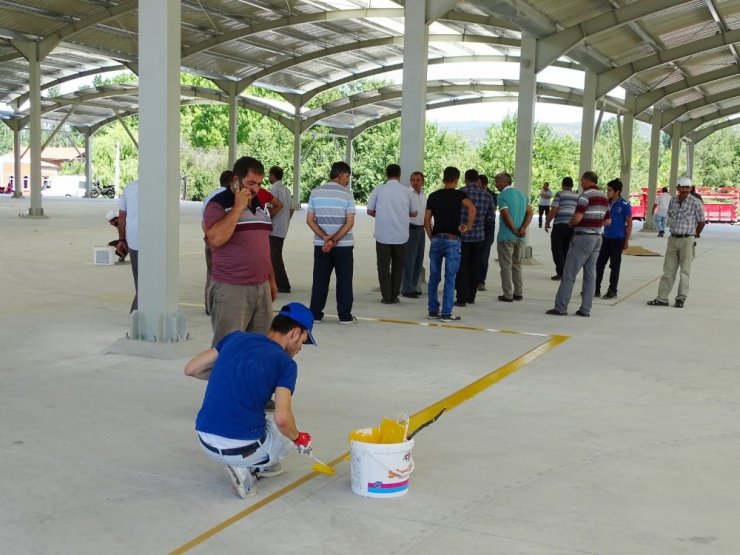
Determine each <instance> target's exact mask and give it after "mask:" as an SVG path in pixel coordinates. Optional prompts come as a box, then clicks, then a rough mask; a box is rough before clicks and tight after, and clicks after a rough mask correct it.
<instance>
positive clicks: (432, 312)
mask: <svg viewBox="0 0 740 555" xmlns="http://www.w3.org/2000/svg"><path fill="white" fill-rule="evenodd" d="M459 180H460V170H458V169H457V168H455V167H452V166H448V167H446V168H445V169H444V172H443V174H442V182H443V183H444V188H443V189H439V190H437V191H434V192H433V193H432V194H431V195H429V199H428V200H427V208H426V210H425V212H424V230H425V231H426V234H427V237H429V239H430V241H431V243H430V246H429V288H428V290H427V295H428V307H429V319H430V320H442V321H443V322H455V321H457V320H460V317H459V316H457V315H455V314H453V313H452V305H453V303H454V299H455V277H456V276H457V270H458V268H459V267H460V234H461V233H465V232H466V231H467V230H468V229H470V228H472V227H473V224H474V223H475V205H474V204H473V203H472V202H471V200H470V199H469V198H468V197H467V196H466V195H465V193H463V192H462V191H458V190H457V182H458V181H459ZM463 206H465V207H466V208H467V209H468V219H467V220H466V222H465V223H464V224H463V223H461V222H460V215H461V214H462V210H461V209H462V207H463ZM432 219H434V225H432ZM442 260H444V263H445V281H444V288H443V290H442V312H440V311H439V297H438V295H437V290H438V289H439V282H440V281H441V279H442Z"/></svg>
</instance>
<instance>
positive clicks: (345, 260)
mask: <svg viewBox="0 0 740 555" xmlns="http://www.w3.org/2000/svg"><path fill="white" fill-rule="evenodd" d="M353 249H354V247H334V248H333V249H331V250H330V251H329V252H323V251H322V250H321V247H317V246H315V245H314V248H313V287H312V288H311V312H313V316H314V318H316V319H317V320H321V319H322V318H323V317H324V307H325V306H326V299H327V297H328V296H329V281H330V280H331V274H332V272H334V273H335V274H336V277H337V314H338V315H339V319H340V320H351V319H352V303H353V301H354V298H353V296H352V271H353V267H354V258H353Z"/></svg>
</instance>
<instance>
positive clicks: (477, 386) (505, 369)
mask: <svg viewBox="0 0 740 555" xmlns="http://www.w3.org/2000/svg"><path fill="white" fill-rule="evenodd" d="M365 319H366V320H371V319H370V318H365ZM372 320H374V319H372ZM378 321H385V322H392V323H396V324H417V325H424V324H420V323H419V322H409V321H405V320H378ZM435 326H440V327H454V328H461V329H467V330H475V331H489V330H487V329H486V328H474V327H472V326H446V325H445V324H435ZM523 335H524V334H523ZM532 335H534V334H532ZM567 339H568V336H565V335H553V336H551V337H550V338H549V339H548V340H547V341H545V342H544V343H542V344H540V345H538V346H537V347H535V348H533V349H531V350H529V351H527V352H526V353H524V354H523V355H521V356H519V357H517V358H515V359H514V360H512V361H510V362H508V363H506V364H504V365H503V366H501V367H500V368H497V369H496V370H494V371H492V372H490V373H488V374H486V375H485V376H483V377H482V378H480V379H478V380H476V381H474V382H472V383H471V384H468V385H466V386H465V387H463V388H461V389H459V390H457V391H456V392H454V393H453V394H451V395H448V396H447V397H445V398H444V399H442V400H441V401H438V402H436V403H434V404H432V405H429V406H428V407H426V408H425V409H422V410H420V411H419V412H417V413H416V414H414V415H412V416H411V417H410V419H409V430H412V431H416V430H417V429H418V428H419V426H421V425H422V424H425V423H426V422H428V421H429V420H431V419H432V418H434V417H435V416H437V414H439V411H441V410H442V409H445V412H448V411H450V410H452V409H453V408H455V407H456V406H458V405H460V404H461V403H463V402H465V401H467V400H469V399H471V398H472V397H475V396H476V395H478V394H479V393H481V392H482V391H484V390H486V389H487V388H489V387H491V386H492V385H493V384H495V383H497V382H500V381H501V380H503V379H504V378H506V377H508V376H510V375H511V374H513V373H514V372H516V371H517V370H520V369H521V368H523V367H524V366H526V365H527V364H529V363H531V362H532V361H534V360H536V359H537V358H539V357H541V356H543V355H544V354H545V353H547V352H549V351H551V350H552V349H554V348H555V347H557V346H558V345H560V344H561V343H563V342H564V341H566V340H567ZM349 456H350V454H349V452H346V453H343V454H342V455H340V456H339V457H337V458H336V459H334V460H332V461H331V462H329V463H328V464H329V466H331V467H332V468H333V467H335V466H336V465H337V464H339V463H340V462H342V461H345V460H349ZM320 475H321V474H320V473H318V472H311V473H310V474H306V475H305V476H303V477H301V478H299V479H298V480H296V481H295V482H293V483H292V484H288V485H287V486H285V487H284V488H282V489H280V490H278V491H276V492H275V493H273V494H271V495H269V496H267V497H265V498H264V499H262V500H261V501H259V502H257V503H255V504H254V505H251V506H250V507H248V508H246V509H244V510H243V511H241V512H239V513H237V514H235V515H234V516H232V517H230V518H228V519H226V520H224V521H223V522H221V523H220V524H217V525H216V526H214V527H213V528H211V529H210V530H207V531H206V532H204V533H202V534H201V535H200V536H198V537H196V538H194V539H192V540H190V541H189V542H188V543H186V544H184V545H182V546H181V547H178V548H177V549H175V550H174V551H172V552H171V554H170V555H180V554H182V553H185V552H187V551H190V550H191V549H192V548H194V547H196V546H198V545H200V544H201V543H203V542H204V541H206V540H207V539H208V538H211V537H213V536H214V535H216V534H218V533H219V532H221V531H222V530H224V529H226V528H228V527H229V526H231V525H232V524H235V523H236V522H238V521H240V520H241V519H242V518H244V517H246V516H248V515H250V514H252V513H254V512H255V511H257V510H259V509H261V508H262V507H264V506H265V505H268V504H269V503H272V502H273V501H275V500H277V499H279V498H280V497H282V496H283V495H285V494H286V493H289V492H291V491H293V490H294V489H296V488H297V487H299V486H302V485H303V484H305V483H306V482H308V481H309V480H312V479H313V478H315V477H316V476H320Z"/></svg>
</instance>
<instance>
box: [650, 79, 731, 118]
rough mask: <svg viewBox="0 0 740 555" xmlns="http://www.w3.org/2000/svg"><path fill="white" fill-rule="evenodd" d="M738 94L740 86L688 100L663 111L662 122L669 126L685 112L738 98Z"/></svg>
mask: <svg viewBox="0 0 740 555" xmlns="http://www.w3.org/2000/svg"><path fill="white" fill-rule="evenodd" d="M738 96H740V87H737V88H735V89H730V90H729V91H723V92H721V93H717V94H713V95H709V96H705V97H702V98H699V99H697V100H693V101H691V102H687V103H686V104H683V105H681V106H677V107H675V108H671V109H669V110H665V111H664V112H663V119H662V120H661V123H662V124H663V127H664V128H666V127H668V125H670V124H671V123H673V122H674V121H675V120H677V119H678V118H680V117H681V116H683V115H684V114H688V113H689V112H691V111H693V110H696V109H698V108H703V107H705V106H711V105H712V104H716V103H717V102H722V101H723V100H730V99H732V98H737V97H738Z"/></svg>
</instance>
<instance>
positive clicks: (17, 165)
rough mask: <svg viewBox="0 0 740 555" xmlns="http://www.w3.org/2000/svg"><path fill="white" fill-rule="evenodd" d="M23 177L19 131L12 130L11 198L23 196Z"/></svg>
mask: <svg viewBox="0 0 740 555" xmlns="http://www.w3.org/2000/svg"><path fill="white" fill-rule="evenodd" d="M22 184H23V176H22V175H21V129H20V126H19V125H17V126H15V127H14V128H13V197H15V198H18V197H22V196H23V187H22Z"/></svg>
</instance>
